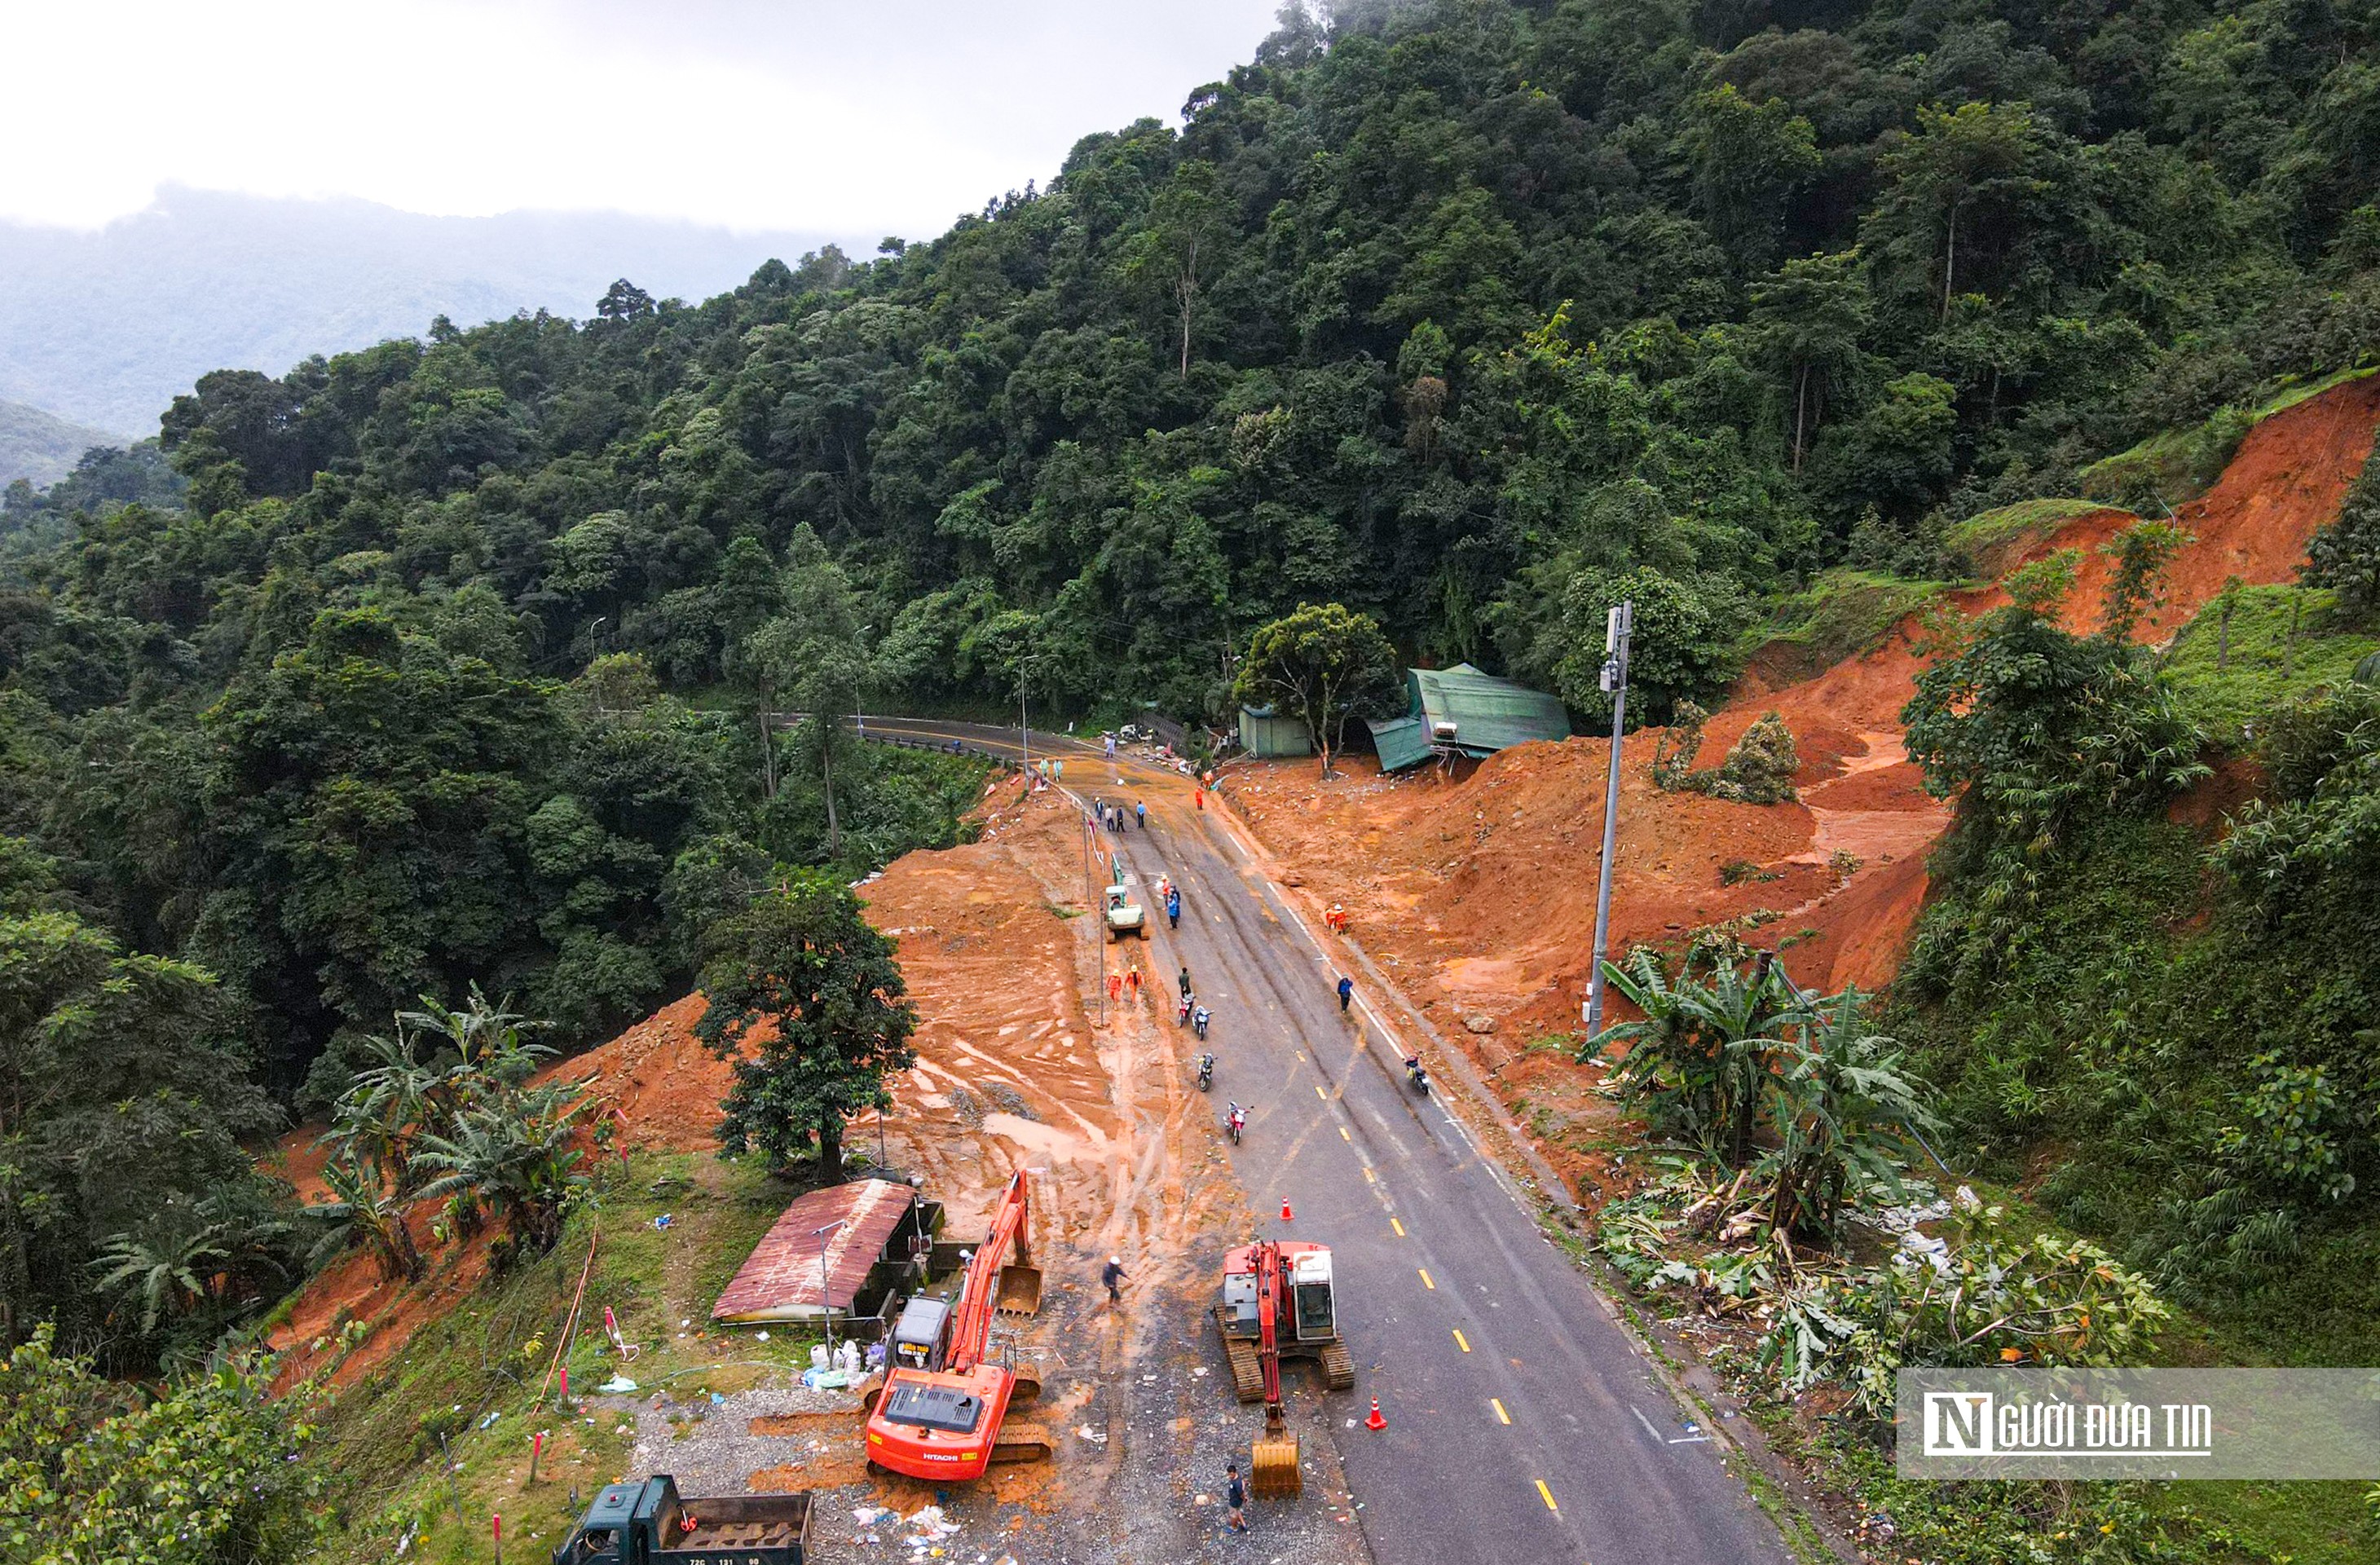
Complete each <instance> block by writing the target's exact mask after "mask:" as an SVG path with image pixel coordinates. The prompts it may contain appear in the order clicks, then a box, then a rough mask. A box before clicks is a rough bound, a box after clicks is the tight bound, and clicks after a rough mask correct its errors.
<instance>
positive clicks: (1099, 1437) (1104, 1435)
mask: <svg viewBox="0 0 2380 1565" xmlns="http://www.w3.org/2000/svg"><path fill="white" fill-rule="evenodd" d="M1075 1438H1078V1439H1085V1440H1088V1441H1090V1442H1091V1444H1093V1445H1095V1446H1103V1445H1106V1444H1107V1443H1108V1432H1107V1431H1106V1430H1104V1429H1094V1428H1092V1427H1091V1426H1090V1425H1087V1424H1086V1425H1083V1426H1082V1427H1081V1428H1079V1429H1077V1430H1075Z"/></svg>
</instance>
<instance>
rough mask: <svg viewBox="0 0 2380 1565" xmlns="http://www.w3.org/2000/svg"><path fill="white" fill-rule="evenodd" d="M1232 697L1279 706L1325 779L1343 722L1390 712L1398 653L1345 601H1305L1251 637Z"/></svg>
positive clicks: (1344, 728) (1368, 618)
mask: <svg viewBox="0 0 2380 1565" xmlns="http://www.w3.org/2000/svg"><path fill="white" fill-rule="evenodd" d="M1397 695H1398V686H1397V653H1396V649H1395V648H1393V647H1391V646H1390V645H1389V638H1388V637H1385V636H1383V635H1381V634H1380V627H1379V625H1378V622H1377V621H1375V620H1374V619H1373V618H1372V616H1371V615H1369V614H1359V613H1355V612H1354V610H1352V609H1350V608H1348V607H1347V606H1346V605H1345V604H1343V603H1320V604H1316V603H1307V604H1303V605H1301V606H1300V607H1299V608H1298V610H1297V612H1296V613H1292V614H1288V615H1285V616H1283V617H1282V618H1281V619H1277V620H1275V621H1273V622H1272V623H1271V624H1270V625H1263V626H1261V627H1259V628H1258V629H1257V633H1256V634H1255V635H1254V636H1251V637H1248V655H1247V657H1246V658H1245V659H1244V660H1243V661H1241V663H1240V670H1239V677H1238V680H1237V682H1236V683H1235V684H1234V685H1233V697H1234V698H1236V699H1237V700H1239V701H1241V702H1243V703H1245V705H1248V706H1252V707H1265V706H1270V707H1275V708H1277V709H1279V710H1281V711H1282V712H1285V713H1287V714H1288V715H1289V716H1291V717H1293V718H1295V719H1297V721H1298V722H1301V723H1303V724H1305V735H1306V737H1307V739H1309V740H1310V741H1312V743H1313V745H1314V748H1315V751H1316V752H1317V753H1318V755H1320V756H1321V758H1322V775H1323V776H1325V777H1328V776H1330V758H1331V757H1332V756H1333V755H1335V754H1337V753H1338V751H1339V749H1340V747H1341V746H1342V744H1343V743H1344V742H1345V738H1346V732H1347V720H1348V719H1349V718H1351V717H1354V715H1355V714H1356V713H1357V712H1361V711H1382V710H1388V709H1389V708H1390V706H1391V705H1392V703H1394V701H1395V700H1396V698H1397Z"/></svg>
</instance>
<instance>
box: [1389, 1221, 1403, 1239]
mask: <svg viewBox="0 0 2380 1565" xmlns="http://www.w3.org/2000/svg"><path fill="white" fill-rule="evenodd" d="M1389 1226H1390V1228H1393V1229H1395V1230H1396V1231H1397V1237H1398V1238H1400V1239H1403V1237H1404V1236H1405V1225H1404V1224H1403V1223H1401V1222H1399V1221H1398V1220H1397V1219H1394V1218H1390V1219H1389Z"/></svg>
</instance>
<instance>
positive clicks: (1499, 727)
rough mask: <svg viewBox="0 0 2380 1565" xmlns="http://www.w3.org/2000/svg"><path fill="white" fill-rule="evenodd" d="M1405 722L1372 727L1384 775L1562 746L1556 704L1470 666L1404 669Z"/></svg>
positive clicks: (1565, 716)
mask: <svg viewBox="0 0 2380 1565" xmlns="http://www.w3.org/2000/svg"><path fill="white" fill-rule="evenodd" d="M1405 695H1406V698H1407V700H1408V702H1409V705H1408V707H1407V710H1406V715H1404V716H1403V717H1400V718H1392V719H1390V720H1389V721H1387V722H1371V723H1366V727H1368V728H1370V729H1371V731H1372V746H1373V748H1374V749H1376V750H1378V752H1379V756H1380V770H1382V771H1403V770H1405V769H1406V768H1407V767H1413V766H1419V765H1420V764H1421V763H1422V762H1424V761H1426V760H1429V759H1431V758H1437V757H1446V758H1452V757H1455V756H1469V757H1471V758H1473V759H1475V760H1480V759H1485V758H1488V757H1489V756H1492V755H1494V754H1495V753H1496V752H1497V751H1498V750H1501V749H1506V748H1509V747H1510V746H1514V745H1525V744H1527V743H1528V742H1529V741H1531V740H1532V739H1567V738H1569V737H1570V714H1569V712H1567V711H1566V710H1563V708H1562V704H1561V700H1560V698H1558V697H1555V696H1550V695H1548V694H1547V693H1546V692H1545V691H1543V690H1532V689H1530V688H1529V687H1528V686H1527V685H1515V684H1513V683H1512V681H1511V680H1509V679H1500V678H1498V677H1497V676H1496V675H1494V674H1492V673H1481V672H1480V671H1479V670H1477V669H1475V668H1474V667H1472V666H1471V665H1470V664H1469V663H1457V664H1455V665H1454V666H1453V667H1452V668H1413V669H1407V670H1405Z"/></svg>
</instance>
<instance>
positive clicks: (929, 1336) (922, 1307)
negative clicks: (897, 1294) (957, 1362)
mask: <svg viewBox="0 0 2380 1565" xmlns="http://www.w3.org/2000/svg"><path fill="white" fill-rule="evenodd" d="M950 1330H951V1302H950V1301H949V1300H948V1299H936V1298H932V1297H929V1296H928V1295H925V1294H919V1295H918V1296H917V1298H914V1299H912V1300H910V1301H909V1302H908V1303H907V1304H904V1305H902V1306H901V1318H900V1319H899V1320H897V1321H895V1322H893V1324H892V1362H893V1363H894V1364H899V1365H908V1366H909V1367H910V1368H911V1369H940V1368H941V1367H942V1360H943V1357H944V1355H945V1354H946V1353H948V1351H949V1347H950Z"/></svg>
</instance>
